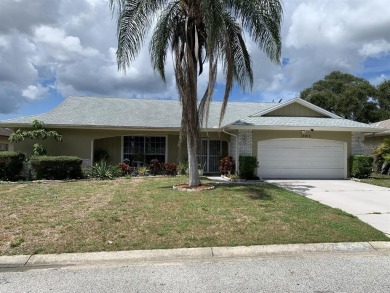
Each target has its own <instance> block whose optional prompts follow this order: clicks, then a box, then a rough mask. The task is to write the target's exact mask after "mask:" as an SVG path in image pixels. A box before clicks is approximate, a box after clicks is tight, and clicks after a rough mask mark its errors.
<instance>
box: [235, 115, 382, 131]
mask: <svg viewBox="0 0 390 293" xmlns="http://www.w3.org/2000/svg"><path fill="white" fill-rule="evenodd" d="M231 125H234V126H247V127H251V126H252V127H258V126H261V127H271V126H275V127H302V128H303V127H305V128H313V127H319V128H348V129H354V128H356V129H357V130H362V129H365V130H372V131H374V130H381V129H382V128H381V127H377V126H373V125H369V124H365V123H360V122H356V121H352V120H348V119H343V118H320V117H247V118H244V119H240V120H237V121H235V122H233V123H232V124H231Z"/></svg>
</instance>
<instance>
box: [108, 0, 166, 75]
mask: <svg viewBox="0 0 390 293" xmlns="http://www.w3.org/2000/svg"><path fill="white" fill-rule="evenodd" d="M166 2H167V1H163V0H145V1H142V0H138V1H137V0H110V2H109V4H110V7H111V9H112V12H113V13H114V12H115V11H117V13H118V22H117V34H118V49H117V63H118V69H122V70H123V71H126V68H127V67H129V66H130V64H131V61H133V60H134V59H135V58H136V57H137V55H138V53H139V51H140V49H141V47H142V45H143V42H144V39H145V36H146V35H147V33H148V31H149V29H150V27H151V25H152V24H153V20H154V18H155V15H156V13H158V11H159V10H160V9H161V8H163V6H164V5H165V4H166Z"/></svg>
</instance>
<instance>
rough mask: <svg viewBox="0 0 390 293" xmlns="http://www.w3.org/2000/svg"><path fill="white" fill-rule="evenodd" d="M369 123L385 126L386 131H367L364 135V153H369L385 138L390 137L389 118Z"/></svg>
mask: <svg viewBox="0 0 390 293" xmlns="http://www.w3.org/2000/svg"><path fill="white" fill-rule="evenodd" d="M370 125H372V126H377V127H383V128H386V131H383V132H379V133H376V132H373V133H367V134H366V135H365V136H364V144H365V146H366V149H365V153H366V154H371V153H372V152H373V151H374V150H375V149H376V148H377V147H378V146H379V145H380V144H381V143H383V141H384V139H385V138H389V137H390V119H388V120H383V121H379V122H376V123H372V124H370Z"/></svg>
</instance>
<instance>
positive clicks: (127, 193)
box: [0, 177, 389, 255]
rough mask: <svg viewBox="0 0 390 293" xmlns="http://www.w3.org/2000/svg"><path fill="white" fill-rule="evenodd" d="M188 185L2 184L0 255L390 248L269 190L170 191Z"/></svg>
mask: <svg viewBox="0 0 390 293" xmlns="http://www.w3.org/2000/svg"><path fill="white" fill-rule="evenodd" d="M186 180H187V179H186V178H184V177H177V178H133V179H118V180H113V181H75V182H66V183H61V182H50V183H25V184H22V183H17V184H12V183H5V184H0V190H1V192H0V210H1V217H2V220H1V222H0V249H1V254H2V255H8V254H31V253H61V252H86V251H112V250H130V249H157V248H177V247H202V246H203V247H204V246H235V245H256V244H283V243H312V242H343V241H371V240H389V239H388V238H387V237H386V236H384V234H383V233H381V232H379V231H377V230H375V229H374V228H372V227H370V226H368V225H367V224H364V223H363V222H361V221H360V220H358V219H357V218H355V217H353V216H351V215H349V214H346V213H344V212H342V211H340V210H336V209H332V208H329V207H326V206H324V205H321V204H319V203H317V202H314V201H312V200H309V199H307V198H305V197H303V196H300V195H297V194H295V193H293V192H290V191H286V190H283V189H281V188H278V187H275V186H272V185H217V186H216V188H215V189H214V190H208V191H202V192H183V191H177V190H173V189H172V185H175V184H178V183H185V182H186ZM204 183H206V181H204Z"/></svg>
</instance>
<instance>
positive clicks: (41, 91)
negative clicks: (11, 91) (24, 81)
mask: <svg viewBox="0 0 390 293" xmlns="http://www.w3.org/2000/svg"><path fill="white" fill-rule="evenodd" d="M48 93H49V89H48V88H47V87H43V86H42V85H40V84H38V85H29V86H28V87H27V88H26V89H24V90H22V96H23V97H25V98H27V99H28V100H30V101H33V100H41V99H43V98H44V97H45V96H47V94H48Z"/></svg>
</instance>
